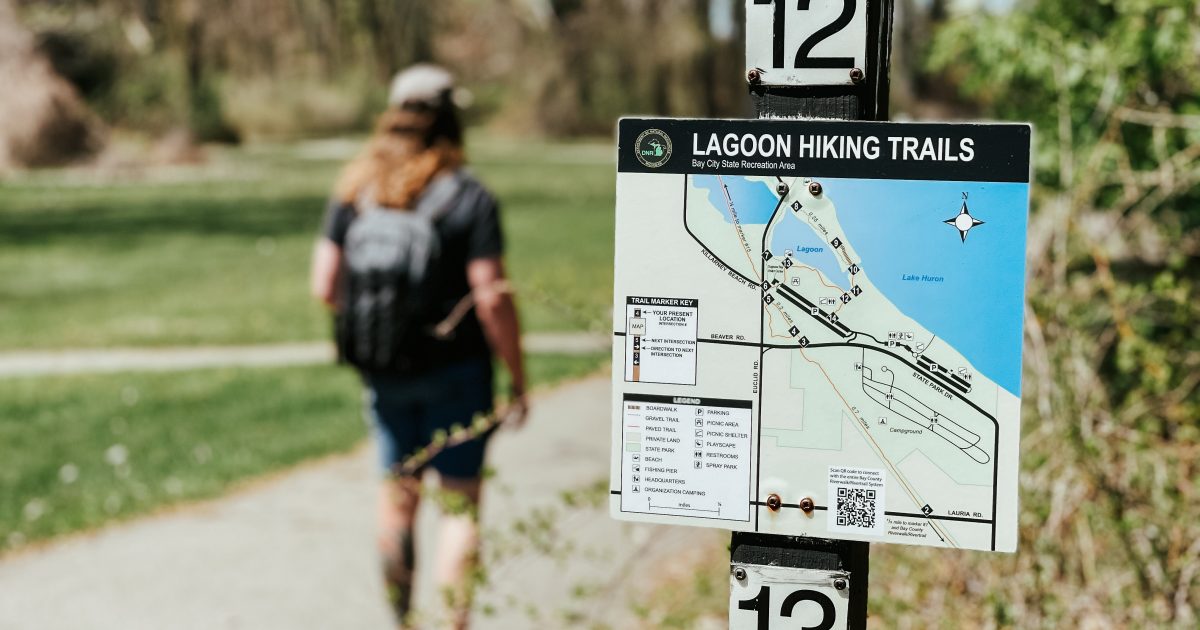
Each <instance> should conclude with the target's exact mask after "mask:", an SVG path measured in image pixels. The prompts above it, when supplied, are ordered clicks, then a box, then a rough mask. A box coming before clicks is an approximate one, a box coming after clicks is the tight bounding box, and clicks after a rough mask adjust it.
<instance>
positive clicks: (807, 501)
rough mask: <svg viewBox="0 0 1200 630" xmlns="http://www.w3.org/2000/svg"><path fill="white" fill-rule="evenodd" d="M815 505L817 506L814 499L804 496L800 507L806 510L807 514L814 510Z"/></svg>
mask: <svg viewBox="0 0 1200 630" xmlns="http://www.w3.org/2000/svg"><path fill="white" fill-rule="evenodd" d="M814 507H816V506H815V505H814V504H813V500H812V499H811V498H809V497H804V498H803V499H800V509H801V510H804V512H805V513H806V514H807V513H809V512H812V511H813V508H814Z"/></svg>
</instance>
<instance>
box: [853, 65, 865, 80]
mask: <svg viewBox="0 0 1200 630" xmlns="http://www.w3.org/2000/svg"><path fill="white" fill-rule="evenodd" d="M865 76H866V75H864V74H863V71H862V68H851V69H850V80H851V81H853V82H854V83H862V80H863V78H864V77H865Z"/></svg>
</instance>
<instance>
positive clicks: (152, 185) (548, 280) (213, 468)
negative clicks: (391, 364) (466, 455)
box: [0, 137, 613, 552]
mask: <svg viewBox="0 0 1200 630" xmlns="http://www.w3.org/2000/svg"><path fill="white" fill-rule="evenodd" d="M357 148H358V142H357V141H328V142H310V143H304V144H299V145H290V146H266V147H262V146H260V147H252V148H248V149H218V148H213V149H209V159H208V160H207V161H206V162H205V163H203V164H200V165H194V166H182V167H155V168H150V169H121V168H115V169H110V170H107V171H105V170H97V169H90V170H78V169H68V170H60V171H44V172H37V173H31V174H25V175H22V176H20V177H19V178H11V179H9V180H0V352H5V351H12V350H18V349H66V348H103V347H118V346H167V345H216V344H222V345H223V344H258V343H272V342H281V341H304V340H320V339H326V338H328V334H329V330H328V329H329V322H328V315H327V314H326V313H325V312H323V310H322V309H320V308H318V307H317V306H316V305H314V304H313V303H312V301H311V300H310V299H309V297H308V295H307V267H308V258H309V253H310V250H311V247H312V243H313V239H314V235H315V234H316V232H317V229H318V226H319V223H320V218H321V213H322V210H323V206H324V203H325V198H326V195H327V192H328V190H329V189H330V187H331V185H332V182H333V180H334V178H335V177H336V174H337V170H338V168H339V166H340V164H341V163H342V162H343V161H344V160H345V159H347V158H348V157H350V156H351V155H353V153H354V151H356V150H357ZM470 151H471V155H472V165H473V167H474V168H475V169H476V171H477V172H478V173H479V175H480V177H481V178H482V179H483V180H484V181H485V182H486V183H487V184H488V185H489V186H491V187H492V188H493V189H494V190H495V192H496V193H497V196H498V197H499V198H500V199H501V202H502V204H503V212H504V222H505V226H504V227H505V232H506V237H507V246H508V261H509V267H510V269H511V272H512V275H513V276H514V281H515V283H516V284H517V286H518V289H519V291H520V294H519V299H520V300H521V307H522V311H523V316H524V320H525V326H526V329H527V330H534V331H538V330H586V329H598V330H603V329H605V328H606V327H607V326H608V323H607V322H608V313H609V301H610V299H611V286H612V276H611V274H612V271H611V269H612V266H611V259H612V195H613V181H612V180H613V166H612V163H611V161H612V150H611V147H610V146H608V145H605V144H538V143H525V142H521V143H518V142H515V141H514V142H506V141H504V140H500V139H496V138H489V137H480V138H473V139H472V141H471V143H470ZM605 360H606V355H600V354H597V355H585V356H558V355H534V356H531V357H529V368H530V380H531V383H532V384H534V385H535V386H539V385H540V386H545V385H547V384H550V383H553V382H555V381H557V380H561V379H563V378H570V377H573V376H577V375H581V374H585V373H589V372H591V371H593V370H595V369H597V368H598V367H599V366H600V365H602V364H603V363H604V361H605ZM500 381H501V384H503V382H504V375H503V373H502V372H501V375H500ZM364 435H365V430H364V425H363V423H362V421H361V419H360V409H359V393H358V385H357V384H356V382H355V379H354V377H353V375H352V373H351V372H350V371H348V370H344V369H337V368H334V367H296V368H271V369H228V370H197V371H189V372H174V373H168V374H138V373H129V374H106V375H91V376H70V377H46V378H29V379H13V380H0V462H3V465H2V466H0V552H2V551H3V550H4V549H5V548H6V547H7V548H10V549H11V548H14V547H20V546H22V545H24V544H27V543H28V542H30V541H35V540H40V539H45V538H49V537H53V536H56V535H61V534H63V533H67V532H72V531H78V530H81V529H87V528H90V527H94V526H97V525H99V524H102V523H105V522H108V521H110V520H113V519H123V518H128V517H130V516H133V515H137V514H144V513H146V512H148V511H151V510H155V509H158V508H160V507H162V506H164V505H169V504H172V503H176V502H180V501H186V500H191V499H199V498H205V497H212V496H216V495H218V494H220V493H221V492H224V491H226V490H227V489H228V488H229V487H230V486H231V485H233V484H236V483H237V482H239V481H240V480H243V479H246V478H251V477H255V476H258V475H262V474H265V473H268V472H270V471H274V470H280V469H283V468H286V467H288V466H291V465H294V464H296V463H298V462H301V461H303V460H305V459H309V458H312V457H317V456H320V455H325V454H329V453H334V452H339V451H344V450H346V449H348V448H350V447H351V446H353V445H354V444H356V443H359V442H361V440H362V439H363V437H364Z"/></svg>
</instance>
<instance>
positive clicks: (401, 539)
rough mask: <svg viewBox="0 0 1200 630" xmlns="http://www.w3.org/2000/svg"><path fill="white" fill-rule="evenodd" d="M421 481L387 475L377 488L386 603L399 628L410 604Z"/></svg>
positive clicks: (380, 548) (403, 623)
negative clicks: (390, 608)
mask: <svg viewBox="0 0 1200 630" xmlns="http://www.w3.org/2000/svg"><path fill="white" fill-rule="evenodd" d="M420 492H421V481H420V480H419V479H415V478H413V477H401V478H398V479H393V478H388V479H386V480H384V482H383V485H382V487H381V488H380V489H379V552H380V555H381V557H382V560H383V582H384V586H385V587H386V588H387V594H388V602H389V603H390V604H391V606H392V610H393V612H395V614H396V621H397V623H399V624H400V627H402V628H403V627H407V626H406V625H405V624H406V623H407V621H408V620H407V617H408V613H409V611H410V607H411V605H412V590H413V588H412V587H413V569H414V566H415V564H416V559H417V557H416V548H415V545H414V543H413V538H414V536H413V532H414V529H415V526H416V522H415V521H416V518H415V517H416V514H417V505H418V503H419V500H420Z"/></svg>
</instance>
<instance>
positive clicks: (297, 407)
mask: <svg viewBox="0 0 1200 630" xmlns="http://www.w3.org/2000/svg"><path fill="white" fill-rule="evenodd" d="M604 359H605V357H604V356H599V355H582V356H566V355H533V356H531V357H530V359H529V371H530V379H531V382H532V383H533V384H534V386H535V387H545V386H547V385H550V384H552V383H555V382H557V381H560V380H563V379H568V378H573V377H577V376H582V375H585V374H588V373H591V372H592V371H594V370H595V369H596V368H597V367H598V366H599V365H600V364H602V363H603V361H604ZM365 434H366V426H365V424H364V422H363V420H362V416H361V403H360V393H359V385H358V382H357V378H356V377H355V376H354V374H353V372H352V371H351V370H349V369H345V368H339V367H335V366H308V367H295V368H261V369H218V370H195V371H188V372H171V373H128V374H97V375H88V376H64V377H53V378H29V379H10V380H0V554H2V553H3V552H4V551H5V549H6V548H7V549H9V550H11V549H15V548H19V547H20V546H22V545H24V544H27V543H29V542H32V541H36V540H40V539H45V538H49V537H53V536H58V535H62V534H66V533H69V532H73V531H78V530H82V529H87V528H91V527H95V526H98V525H102V524H104V523H106V522H109V521H113V520H120V519H125V518H129V517H131V516H135V515H139V514H144V513H146V512H149V511H151V510H155V509H158V508H161V507H163V506H166V505H169V504H172V503H177V502H181V501H186V500H195V499H201V498H207V497H213V496H217V495H219V494H220V493H222V492H224V491H226V490H228V489H229V488H230V487H231V486H232V485H233V484H235V483H236V482H238V481H239V480H242V479H246V478H250V477H254V476H258V475H262V474H264V473H268V472H271V471H275V470H280V469H283V468H286V467H288V466H291V465H294V464H296V463H299V462H302V461H304V460H306V459H309V458H312V457H316V456H320V455H326V454H330V453H336V452H339V451H345V450H347V449H349V448H351V447H353V446H354V445H356V444H358V443H360V442H361V441H362V439H363V437H364V436H365Z"/></svg>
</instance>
